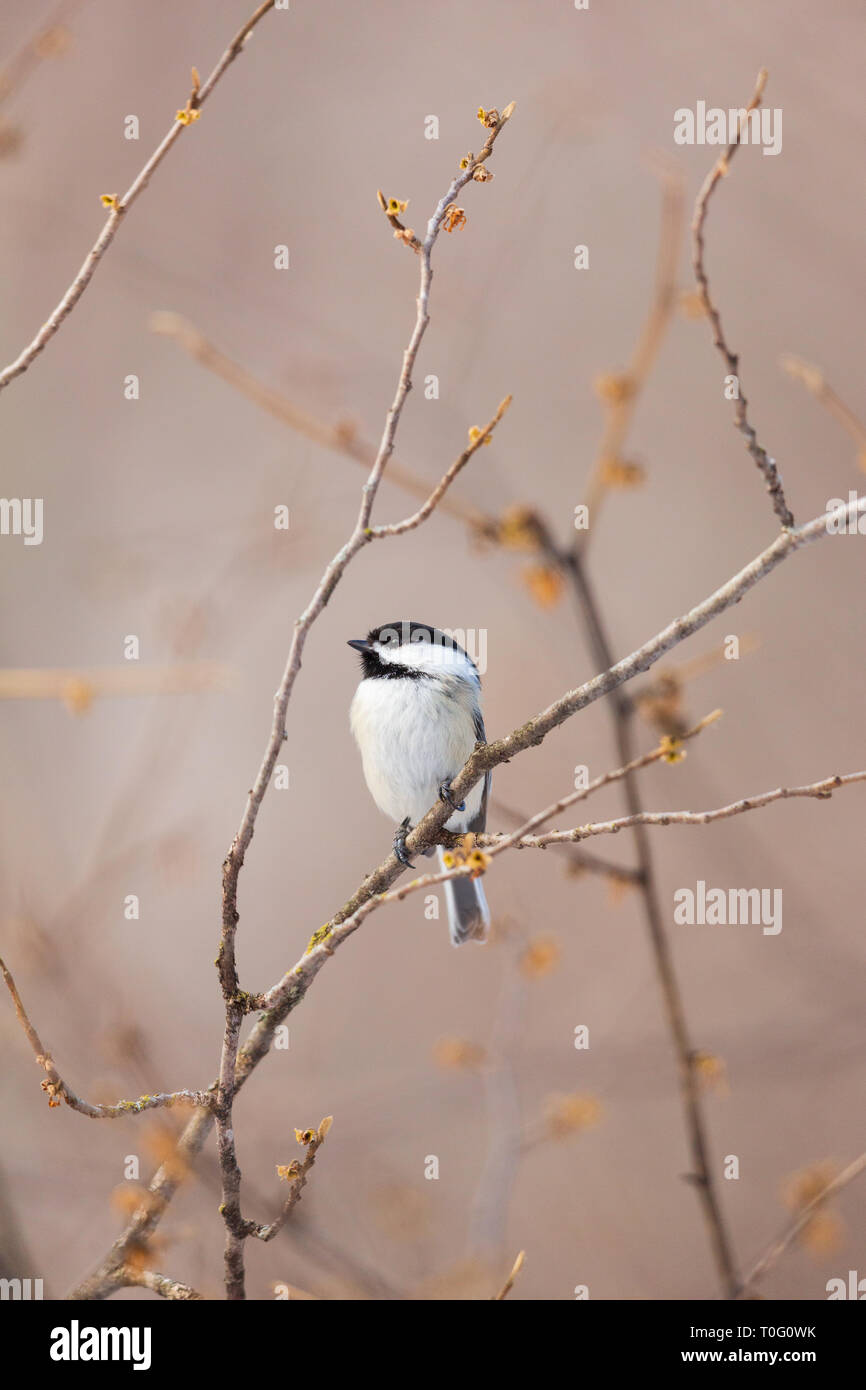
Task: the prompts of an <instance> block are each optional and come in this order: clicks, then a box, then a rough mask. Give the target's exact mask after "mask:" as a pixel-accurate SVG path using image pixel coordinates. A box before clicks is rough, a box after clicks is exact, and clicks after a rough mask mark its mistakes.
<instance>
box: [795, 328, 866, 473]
mask: <svg viewBox="0 0 866 1390" xmlns="http://www.w3.org/2000/svg"><path fill="white" fill-rule="evenodd" d="M782 366H783V367H784V369H785V371H786V372H787V373H788V375H789V376H792V377H793V378H794V380H795V381H800V382H802V384H803V385H804V386H805V388H806V390H807V391H810V392H811V393H812V395H813V396H814V397H815V399H816V400H817V401H819V402H820V403H821V405H823V406H824V408H825V409H826V410H827V411H828V412H829V414H830V415H832V416H833V419H834V420H836V421H838V423H839V424H840V425H841V426H842V428H843V430H844V431H845V433H846V434H847V435H849V437H850V438H851V439H853V441H854V443H855V444H856V445H857V448H858V450H859V454H858V462H859V464H860V467H861V468H862V469H864V470H866V424H864V422H863V421H862V420H861V419H860V416H859V415H857V414H856V413H855V412H854V411H853V410H852V409H851V407H850V405H848V404H847V402H846V401H843V400H842V397H841V396H840V395H839V394H838V393H837V392H836V391H835V390H834V389H833V387H832V386H831V385H830V383H829V381H828V380H827V378H826V377H825V376H824V373H823V372H822V371H821V368H820V367H816V366H815V365H814V364H813V363H811V362H804V360H803V358H802V357H794V356H793V355H792V354H791V353H785V354H784V356H783V357H782Z"/></svg>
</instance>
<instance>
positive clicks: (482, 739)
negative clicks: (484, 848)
mask: <svg viewBox="0 0 866 1390" xmlns="http://www.w3.org/2000/svg"><path fill="white" fill-rule="evenodd" d="M475 739H476V742H478V743H486V742H487V735H486V734H485V732H484V717H483V715H482V713H481V710H480V709H476V711H475ZM489 792H490V773H489V772H486V773H485V774H484V787H483V789H482V792H481V805H480V806H479V808H478V815H477V816H473V818H472V820H471V821H470V822H469V825H468V826H467V829H468V830H472V831H475V832H476V833H478V832H480V831H482V830H484V829H486V826H487V797H488V795H489Z"/></svg>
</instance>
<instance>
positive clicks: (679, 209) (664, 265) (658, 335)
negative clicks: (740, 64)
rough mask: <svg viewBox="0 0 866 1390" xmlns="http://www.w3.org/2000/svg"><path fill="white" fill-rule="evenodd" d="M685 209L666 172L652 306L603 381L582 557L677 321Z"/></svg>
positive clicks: (676, 179)
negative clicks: (624, 361)
mask: <svg viewBox="0 0 866 1390" xmlns="http://www.w3.org/2000/svg"><path fill="white" fill-rule="evenodd" d="M683 204H684V186H683V179H682V177H681V175H680V174H679V173H676V172H669V171H667V170H663V171H662V215H661V230H660V233H659V244H658V255H657V259H656V270H655V281H654V285H653V296H652V302H651V304H650V309H649V313H648V315H647V318H646V321H645V323H644V325H643V328H642V329H641V332H640V336H639V338H638V341H637V343H636V344H635V348H634V351H633V353H632V356H631V361H630V362H629V365H628V367H627V368H626V370H625V371H624V372H623V373H622V374H620V375H616V374H613V375H611V374H606V375H605V376H604V378H603V381H604V382H606V383H608V384H609V387H610V390H609V393H608V394H607V395H604V396H603V400H604V406H605V419H604V429H603V432H602V437H601V443H600V444H599V447H598V453H597V455H596V460H595V465H594V467H593V470H592V472H591V474H590V477H589V482H588V484H587V491H586V505H587V508H588V511H589V515H590V521H591V525H590V526H589V527H588V528H587V529H586V530H583V531H577V532H576V533H575V537H574V551H575V553H576V554H581V555H583V554H584V553H585V551H586V549H587V547H588V545H589V537H590V534H591V531H592V523H594V522H595V521H597V520H598V515H599V511H600V509H601V504H602V502H603V500H604V498H605V496H606V494H607V493H608V491H609V476H610V472H611V468H612V467H614V468H615V467H617V466H618V465H621V464H623V463H624V462H625V460H624V459H623V451H624V448H625V443H626V439H627V437H628V433H629V430H630V428H631V424H632V421H633V419H634V413H635V410H636V408H637V404H638V401H639V399H640V395H641V392H642V391H643V388H644V386H645V385H646V383H647V380H648V378H649V375H650V373H651V371H652V368H653V366H654V364H655V361H656V358H657V357H658V354H659V351H660V349H661V345H662V343H663V342H664V339H665V334H666V333H667V330H668V327H669V325H670V322H671V319H672V317H673V312H674V307H675V304H676V295H677V266H678V262H679V258H680V250H681V247H682V235H683V228H684V214H683Z"/></svg>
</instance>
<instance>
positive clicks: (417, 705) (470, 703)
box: [349, 620, 490, 946]
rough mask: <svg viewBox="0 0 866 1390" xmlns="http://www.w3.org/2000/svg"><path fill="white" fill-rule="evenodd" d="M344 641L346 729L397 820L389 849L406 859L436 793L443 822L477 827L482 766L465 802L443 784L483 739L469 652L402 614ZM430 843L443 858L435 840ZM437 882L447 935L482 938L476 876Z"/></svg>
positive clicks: (482, 807)
mask: <svg viewBox="0 0 866 1390" xmlns="http://www.w3.org/2000/svg"><path fill="white" fill-rule="evenodd" d="M349 646H350V647H354V648H355V650H356V651H357V652H360V655H361V667H362V672H363V675H362V679H361V683H360V685H359V686H358V689H357V690H356V692H355V696H354V699H353V700H352V708H351V713H350V720H351V726H352V733H353V734H354V735H355V739H356V741H357V743H358V747H359V748H360V750H361V759H362V762H363V766H364V776H365V778H366V780H367V786H368V787H369V789H370V793H371V795H372V797H373V800H374V801H375V803H376V805H377V806H378V807H379V810H380V811H382V812H384V814H385V815H386V816H390V817H391V819H392V820H394V821H396V822H397V823H398V828H397V833H396V835H395V836H394V853H395V854H396V855H397V858H398V859H399V860H400V862H401V863H402V864H406V865H410V860H409V858H408V856H407V854H406V836H407V834H408V833H409V831H410V830H411V828H412V827H413V826H414V825H417V824H418V822H419V821H420V820H421V819H422V817H423V816H424V815H425V814H426V813H427V811H429V810H430V807H431V806H432V805H434V803H435V801H436V799H437V797H438V798H439V799H440V800H442V801H444V802H446V803H447V804H448V805H449V806H451V807H452V808H453V811H454V814H453V815H452V816H451V817H450V818H449V819H448V821H447V822H446V828H447V829H448V830H455V831H475V832H478V831H481V830H483V829H484V828H485V825H486V823H487V797H488V792H489V788H490V773H489V772H488V773H487V775H486V776H485V777H484V778H483V780H482V781H481V782H479V783H477V784H476V785H475V786H474V787H473V788H472V790H471V791H470V792H468V793H467V796H466V800H465V802H461V803H460V804H459V805H457V804H456V803H455V801H454V798H453V796H452V794H451V782H452V780H453V779H454V778H455V777H456V776H457V774H458V772H459V771H460V769H461V768H462V767H463V764H464V763H465V762H466V760H467V758H468V757H469V755H470V754H471V753H472V750H473V749H474V747H475V745H476V743H485V742H486V738H485V734H484V720H483V718H482V715H481V680H480V677H479V675H478V669H477V667H476V665H475V663H474V661H472V660H471V658H470V657H469V656H468V655H467V654H466V652H465V651H464V650H463V648H462V647H461V646H460V645H459V644H458V643H457V642H455V641H454V639H453V638H451V637H448V636H447V635H446V634H445V633H444V632H440V631H439V629H438V628H435V627H431V626H430V625H429V624H428V623H415V622H409V621H408V620H402V621H398V622H394V623H386V624H385V625H384V626H383V627H378V628H373V630H372V631H371V632H369V633H368V634H367V636H366V637H362V638H355V639H354V640H352V641H350V642H349ZM429 853H432V850H431V851H429ZM438 853H439V862H440V864H443V851H442V849H441V848H440V849H439V851H438ZM443 867H444V865H443ZM444 887H445V900H446V904H447V907H448V922H449V927H450V930H451V940H452V942H453V943H454V945H455V946H460V945H462V944H463V942H464V941H483V940H484V939H485V937H486V935H487V929H488V927H489V925H490V912H489V910H488V907H487V900H486V898H485V896H484V889H483V888H482V886H481V883H480V881H479V880H478V879H474V878H469V877H468V876H460V877H457V878H452V879H448V880H446V882H445V885H444Z"/></svg>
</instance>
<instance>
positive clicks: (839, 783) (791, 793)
mask: <svg viewBox="0 0 866 1390" xmlns="http://www.w3.org/2000/svg"><path fill="white" fill-rule="evenodd" d="M854 782H866V771H863V772H846V773H844V774H841V775H840V774H836V776H834V777H825V778H824V779H823V781H821V782H811V783H809V785H808V786H803V787H777V788H776V789H775V791H769V792H759V793H758V794H757V795H755V796H745V797H742V798H741V799H740V800H739V801H732V802H731V804H730V805H729V806H719V807H718V808H717V809H716V810H714V811H641V812H639V813H638V814H636V815H632V816H620V817H619V818H618V819H616V820H608V821H597V822H596V823H594V824H591V825H578V826H576V827H575V829H574V830H550V831H547V832H546V833H545V834H543V835H522V836H520V838H519V839H516V838H515V836H514V835H477V836H476V837H475V838H476V843H477V844H478V846H479V848H481V849H484V850H489V851H490V854H491V856H492V855H494V854H498V853H500V852H501V851H502V850H504V849H511V848H512V847H513V848H515V849H546V848H547V846H548V845H566V844H578V843H579V842H580V841H581V840H587V839H589V838H590V837H591V836H593V835H616V834H617V833H618V831H620V830H628V829H629V828H630V827H631V826H635V825H712V824H713V822H715V821H718V820H728V819H730V817H731V816H738V815H741V814H742V812H744V811H757V810H759V809H760V808H761V807H762V806H771V805H772V804H773V802H774V801H787V800H789V799H790V798H793V797H815V798H816V799H817V800H819V801H829V799H830V797H831V796H832V795H833V792H834V791H838V789H839V788H840V787H849V786H851V785H852V784H853V783H854ZM551 814H555V813H554V812H550V811H545V812H540V813H539V816H538V817H534V818H533V819H535V820H537V819H544V820H546V819H547V818H548V816H549V815H551ZM452 842H453V837H449V843H452Z"/></svg>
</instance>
